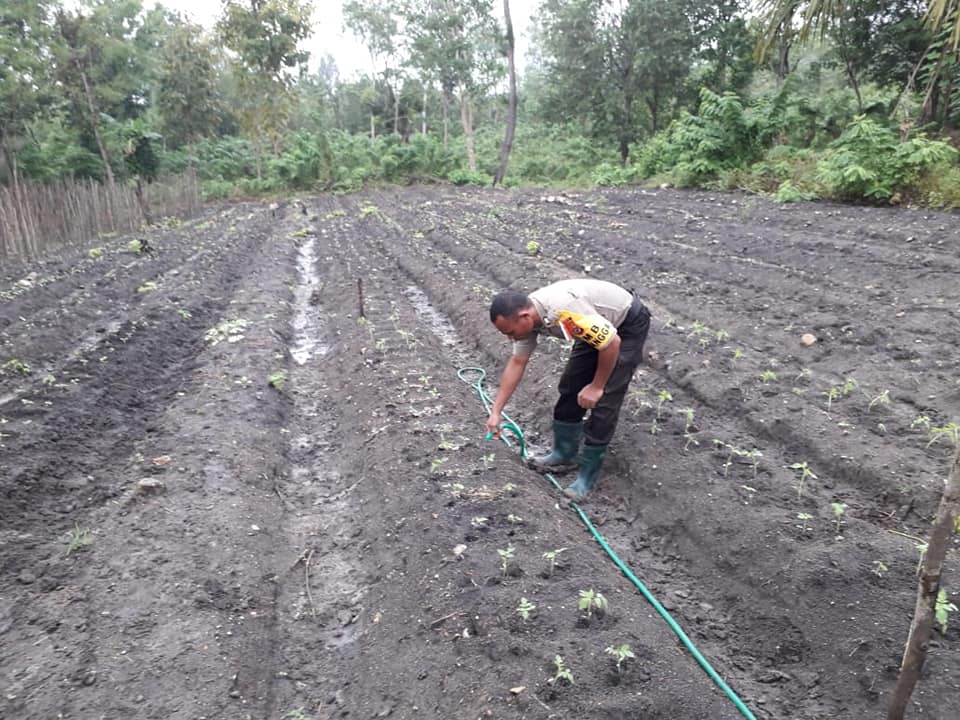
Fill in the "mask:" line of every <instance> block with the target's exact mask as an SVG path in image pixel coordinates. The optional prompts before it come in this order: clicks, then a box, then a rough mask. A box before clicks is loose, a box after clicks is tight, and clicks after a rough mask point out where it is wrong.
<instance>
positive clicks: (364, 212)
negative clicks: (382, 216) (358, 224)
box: [358, 205, 380, 220]
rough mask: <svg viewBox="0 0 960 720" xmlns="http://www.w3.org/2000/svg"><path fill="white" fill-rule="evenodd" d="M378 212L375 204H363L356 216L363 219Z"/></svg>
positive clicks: (378, 209)
mask: <svg viewBox="0 0 960 720" xmlns="http://www.w3.org/2000/svg"><path fill="white" fill-rule="evenodd" d="M378 212H380V208H378V207H377V206H376V205H365V206H363V207H362V208H360V213H359V215H358V217H359V218H360V219H361V220H363V219H364V218H367V217H369V216H371V215H376V214H377V213H378Z"/></svg>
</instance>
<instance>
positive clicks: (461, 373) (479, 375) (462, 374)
mask: <svg viewBox="0 0 960 720" xmlns="http://www.w3.org/2000/svg"><path fill="white" fill-rule="evenodd" d="M468 374H470V375H474V376H475V378H476V379H475V380H470V379H468V378H467V377H466V376H467V375H468ZM486 376H487V373H486V371H485V370H484V369H483V368H479V367H464V368H460V369H459V370H458V371H457V377H458V378H460V379H461V380H463V381H464V382H465V383H467V384H468V385H470V386H471V387H472V388H473V390H474V391H475V392H476V393H477V396H478V397H479V398H480V402H482V403H483V407H484V409H485V410H486V411H487V413H488V414H489V412H490V407H491V405H492V402H491V401H490V398H489V397H488V396H487V393H486V392H485V391H484V389H483V380H484V378H486ZM503 418H504V420H505V421H506V422H504V423H503V425H502V426H501V428H502V429H503V430H507V431H509V432H510V433H511V434H512V435H514V437H516V439H517V441H518V442H519V444H520V455H521V457H523V458H526V457H527V446H526V441H525V440H524V437H523V432H522V431H521V430H520V428H519V426H518V425H517V423H516V422H514V421H513V419H512V418H510V417H509V416H507V415H505V414H504V415H503ZM489 437H490V436H488V438H489ZM501 439H502V440H503V442H504V443H506V444H507V445H508V446H512V443H511V442H510V441H509V440H508V439H507V438H505V437H502V438H501ZM546 477H547V479H548V480H550V482H551V483H553V486H554V487H555V488H556V489H557V490H562V488H561V487H560V483H558V482H557V480H556V478H554V477H553V475H551V474H550V473H546ZM570 506H571V507H572V508H573V509H574V510H576V512H577V514H578V515H579V516H580V519H581V520H583V522H584V524H585V525H586V526H587V528H588V529H589V530H590V534H591V535H593V537H594V539H596V541H597V542H598V543H600V547H602V548H603V549H604V550H605V551H606V553H607V555H609V556H610V559H611V560H613V562H614V564H615V565H616V566H617V567H618V568H620V571H621V572H622V573H623V574H624V575H626V576H627V578H628V579H629V580H630V581H631V582H632V583H633V584H634V585H635V586H636V587H637V589H638V590H639V591H640V593H641V594H642V595H643V596H644V597H645V598H646V599H647V601H648V602H649V603H650V604H651V605H653V607H654V609H655V610H656V611H657V612H658V613H659V614H660V617H662V618H663V619H664V620H665V621H666V623H667V625H668V626H669V627H670V629H671V630H673V632H674V634H676V636H677V637H678V638H680V642H682V643H683V645H684V647H686V648H687V650H689V651H690V654H691V655H693V657H694V659H695V660H696V661H697V662H698V663H699V664H700V667H701V668H703V670H704V672H706V673H707V675H708V676H709V677H710V679H711V680H713V682H714V683H716V685H717V687H719V688H720V689H721V690H723V692H724V693H725V694H726V696H727V697H728V698H730V701H731V702H733V704H734V705H735V706H736V708H737V710H739V711H740V713H741V714H742V715H743V716H744V717H746V718H749V720H756V717H755V716H754V714H753V713H752V712H751V711H750V708H748V707H747V706H746V705H745V704H744V702H743V701H742V700H741V699H740V698H739V696H738V695H737V694H736V693H735V692H734V691H733V690H732V689H731V688H730V686H729V685H727V683H725V682H724V680H723V678H721V677H720V675H718V674H717V671H716V670H714V669H713V667H712V666H711V665H710V663H709V662H708V661H707V659H706V658H705V657H704V656H703V655H702V654H701V653H700V651H699V650H698V649H697V647H696V645H694V644H693V642H692V641H691V640H690V638H689V637H687V634H686V633H685V632H684V631H683V628H681V627H680V626H679V625H678V624H677V622H676V620H674V619H673V618H672V617H671V616H670V613H669V612H667V610H666V608H664V607H663V605H661V604H660V602H659V601H658V600H657V599H656V598H655V597H654V596H653V594H652V593H651V592H650V591H649V590H647V588H646V586H644V584H643V583H642V582H640V580H639V579H638V578H637V576H636V575H634V574H633V572H632V571H631V570H630V568H628V567H627V566H626V565H625V564H624V562H623V561H622V560H621V559H620V558H619V556H618V555H617V554H616V553H615V552H614V551H613V548H611V547H610V545H609V544H607V541H606V540H605V539H604V538H603V535H601V534H600V531H599V530H597V528H596V527H595V526H594V524H593V523H592V522H590V518H589V517H587V514H586V513H585V512H584V511H583V508H581V507H580V505H579V504H577V503H575V502H571V503H570Z"/></svg>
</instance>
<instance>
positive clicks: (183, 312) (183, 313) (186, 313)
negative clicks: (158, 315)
mask: <svg viewBox="0 0 960 720" xmlns="http://www.w3.org/2000/svg"><path fill="white" fill-rule="evenodd" d="M177 315H179V316H180V317H182V318H183V319H184V320H189V319H190V318H192V317H193V315H192V314H190V311H189V310H185V309H183V308H177Z"/></svg>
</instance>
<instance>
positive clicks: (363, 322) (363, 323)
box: [357, 317, 376, 340]
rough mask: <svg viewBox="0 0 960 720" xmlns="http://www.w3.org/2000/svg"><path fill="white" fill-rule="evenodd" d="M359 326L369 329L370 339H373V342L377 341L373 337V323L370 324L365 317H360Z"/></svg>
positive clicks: (358, 319)
mask: <svg viewBox="0 0 960 720" xmlns="http://www.w3.org/2000/svg"><path fill="white" fill-rule="evenodd" d="M357 325H359V326H360V327H362V328H366V329H367V334H368V335H370V339H371V340H375V339H376V338H374V336H373V333H374V327H373V323H372V322H370V321H369V320H367V319H366V318H365V317H358V318H357Z"/></svg>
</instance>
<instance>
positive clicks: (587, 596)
mask: <svg viewBox="0 0 960 720" xmlns="http://www.w3.org/2000/svg"><path fill="white" fill-rule="evenodd" d="M577 607H579V608H580V609H581V610H583V611H585V612H586V613H587V619H590V618H591V617H593V613H594V612H596V613H597V614H602V613H603V612H605V611H606V609H607V599H606V598H605V597H604V596H603V595H601V594H600V593H598V592H594V590H593V588H590V589H589V590H581V591H580V600H579V602H578V603H577Z"/></svg>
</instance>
